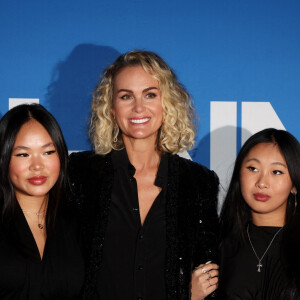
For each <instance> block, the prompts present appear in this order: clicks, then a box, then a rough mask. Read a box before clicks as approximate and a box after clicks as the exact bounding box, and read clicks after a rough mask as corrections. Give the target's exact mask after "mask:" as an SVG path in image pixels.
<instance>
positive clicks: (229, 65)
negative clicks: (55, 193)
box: [0, 0, 300, 193]
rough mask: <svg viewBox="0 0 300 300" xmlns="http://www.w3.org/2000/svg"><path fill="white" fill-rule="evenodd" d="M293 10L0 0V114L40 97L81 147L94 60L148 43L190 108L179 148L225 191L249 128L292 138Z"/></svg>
mask: <svg viewBox="0 0 300 300" xmlns="http://www.w3.org/2000/svg"><path fill="white" fill-rule="evenodd" d="M299 13H300V2H299V1H296V0H295V1H289V0H288V1H284V0H282V1H278V0H270V1H269V0H264V1H261V0H245V1H240V0H235V1H234V0H228V1H224V0H215V1H208V0H206V1H204V0H197V1H196V0H186V1H177V0H175V1H171V2H170V1H167V0H160V1H159V0H153V1H151V2H149V1H142V0H134V1H122V0H115V1H98V0H89V1H74V0H73V1H70V0H64V1H60V0H52V1H51V2H50V1H33V0H28V1H16V0H11V1H5V2H4V1H2V2H1V4H0V33H1V48H0V53H1V55H0V80H1V81H0V116H2V115H3V114H5V113H6V112H7V110H8V109H9V108H11V107H13V106H15V105H18V104H20V103H24V102H25V103H26V102H27V103H28V102H29V103H31V102H37V103H40V104H42V105H44V106H45V107H46V108H47V109H48V110H49V111H50V112H51V113H52V114H53V115H54V116H55V117H56V118H57V120H58V122H59V124H60V125H61V127H62V130H63V133H64V136H65V138H66V141H67V144H68V148H69V150H70V151H80V150H86V149H91V145H90V143H89V140H88V135H87V128H88V119H89V110H90V102H91V98H92V93H93V90H94V88H95V87H96V84H97V82H98V80H99V78H100V76H101V74H102V72H103V70H104V68H105V67H106V66H108V65H109V64H111V63H112V62H113V61H114V60H115V59H116V58H117V57H118V56H119V55H120V54H122V53H124V52H127V51H130V50H133V49H142V50H150V51H154V52H156V53H158V54H159V55H160V56H161V57H162V58H164V59H165V60H166V62H167V63H168V64H169V65H170V66H171V67H172V68H173V70H174V71H175V73H176V74H177V76H178V79H179V80H180V82H181V83H182V84H183V85H184V86H185V87H186V89H187V90H188V92H189V93H190V94H191V96H192V99H193V102H194V105H195V107H196V110H197V113H198V116H199V126H198V134H197V143H196V147H195V149H194V150H192V151H190V152H189V153H188V155H189V156H190V158H191V159H193V160H194V161H197V162H199V163H201V164H204V165H206V166H207V167H209V168H211V169H214V170H215V171H216V172H217V173H218V175H219V177H220V179H221V184H222V187H223V188H224V189H226V185H227V183H228V180H229V178H230V175H231V170H232V164H233V162H234V159H235V157H236V154H237V152H238V151H239V149H240V147H241V145H242V143H243V142H244V141H245V140H246V139H247V138H248V137H249V136H250V135H251V134H253V133H255V132H257V131H259V130H261V129H263V128H266V127H276V128H281V129H286V130H288V131H290V132H291V133H292V134H294V135H295V136H296V137H297V138H298V139H300V126H299V122H298V120H299V112H300V39H299V37H300V18H299ZM222 193H224V190H223V191H222Z"/></svg>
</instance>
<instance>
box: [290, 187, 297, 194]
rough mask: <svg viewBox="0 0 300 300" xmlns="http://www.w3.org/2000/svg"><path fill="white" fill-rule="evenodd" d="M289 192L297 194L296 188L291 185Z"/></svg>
mask: <svg viewBox="0 0 300 300" xmlns="http://www.w3.org/2000/svg"><path fill="white" fill-rule="evenodd" d="M291 193H292V194H293V195H294V196H296V195H297V190H296V188H295V187H294V186H293V187H292V189H291Z"/></svg>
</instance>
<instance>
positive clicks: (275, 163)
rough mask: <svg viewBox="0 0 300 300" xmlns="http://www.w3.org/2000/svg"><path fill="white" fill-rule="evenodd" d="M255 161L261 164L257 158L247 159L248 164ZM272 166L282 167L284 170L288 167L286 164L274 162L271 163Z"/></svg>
mask: <svg viewBox="0 0 300 300" xmlns="http://www.w3.org/2000/svg"><path fill="white" fill-rule="evenodd" d="M253 160H254V161H256V162H258V163H260V160H259V159H257V158H255V157H251V158H249V159H247V160H246V161H245V162H246V163H247V162H250V161H253ZM271 165H279V166H282V167H284V168H287V166H286V165H285V164H283V163H281V162H280V161H274V162H272V163H271Z"/></svg>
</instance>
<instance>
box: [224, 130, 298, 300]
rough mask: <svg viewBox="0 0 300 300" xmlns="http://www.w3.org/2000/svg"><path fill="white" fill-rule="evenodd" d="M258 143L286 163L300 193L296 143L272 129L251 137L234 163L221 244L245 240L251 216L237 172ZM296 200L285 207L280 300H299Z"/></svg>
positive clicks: (281, 132)
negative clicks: (283, 281)
mask: <svg viewBox="0 0 300 300" xmlns="http://www.w3.org/2000/svg"><path fill="white" fill-rule="evenodd" d="M260 143H272V144H274V145H277V146H278V148H279V149H280V152H281V154H282V155H283V157H284V159H285V161H286V164H287V168H288V171H289V174H290V177H291V181H292V184H293V186H294V187H295V188H296V191H297V192H298V194H299V193H300V145H299V142H298V141H297V139H296V138H295V137H294V136H293V135H291V134H290V133H289V132H287V131H284V130H277V129H274V128H268V129H265V130H262V131H260V132H257V133H256V134H254V135H252V136H251V137H250V138H249V139H248V140H247V141H246V142H245V144H244V145H243V147H242V149H241V151H240V152H239V154H238V156H237V158H236V161H235V166H234V170H233V174H232V178H231V182H230V184H229V188H228V192H227V195H226V197H225V201H224V204H223V207H222V210H221V216H220V222H221V243H222V241H224V239H225V238H226V237H228V236H233V237H234V238H235V240H236V241H238V243H239V245H240V246H241V243H245V242H246V240H247V233H246V226H247V224H248V222H250V221H251V212H250V208H249V206H248V205H247V204H246V202H245V200H244V199H243V196H242V193H241V183H240V172H241V167H242V163H243V161H244V159H245V157H246V156H247V154H248V153H249V151H250V150H251V149H252V148H253V147H255V146H256V145H258V144H260ZM296 197H297V196H295V195H293V194H292V193H290V195H289V196H288V201H287V207H286V215H285V226H284V230H283V241H282V244H281V251H282V254H283V255H282V259H283V264H284V265H285V268H286V270H287V272H286V273H287V276H288V283H287V287H286V289H285V290H284V291H283V298H280V299H293V300H296V299H300V296H299V295H300V271H299V270H300V256H299V253H300V205H299V204H300V203H298V205H297V200H296ZM236 250H238V248H237V249H236ZM278 296H279V295H278Z"/></svg>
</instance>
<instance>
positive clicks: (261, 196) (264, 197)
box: [253, 193, 270, 202]
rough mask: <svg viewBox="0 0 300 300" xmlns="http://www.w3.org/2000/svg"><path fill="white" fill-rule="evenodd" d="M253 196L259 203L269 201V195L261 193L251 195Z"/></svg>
mask: <svg viewBox="0 0 300 300" xmlns="http://www.w3.org/2000/svg"><path fill="white" fill-rule="evenodd" d="M253 196H254V199H255V200H256V201H261V202H265V201H267V200H269V199H270V196H269V195H267V194H262V193H256V194H253Z"/></svg>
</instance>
